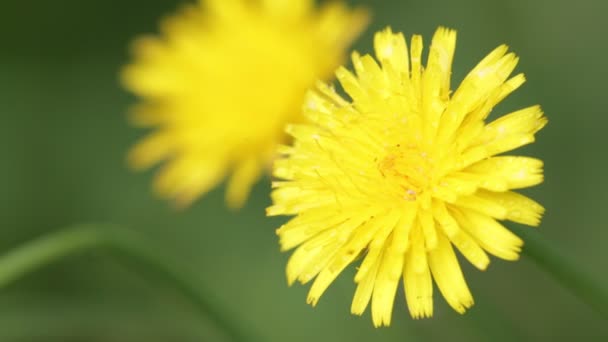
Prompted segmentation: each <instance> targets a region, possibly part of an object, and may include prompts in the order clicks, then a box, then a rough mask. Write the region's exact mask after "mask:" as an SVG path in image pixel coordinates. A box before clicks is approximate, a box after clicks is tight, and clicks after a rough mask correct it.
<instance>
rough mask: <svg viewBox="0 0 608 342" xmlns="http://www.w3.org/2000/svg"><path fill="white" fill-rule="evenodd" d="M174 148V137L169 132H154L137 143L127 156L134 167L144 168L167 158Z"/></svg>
mask: <svg viewBox="0 0 608 342" xmlns="http://www.w3.org/2000/svg"><path fill="white" fill-rule="evenodd" d="M174 150H175V146H174V144H173V137H172V136H171V135H170V134H169V133H167V132H158V133H152V134H151V135H149V136H148V137H146V138H145V139H144V140H143V141H141V142H140V143H138V144H137V145H135V147H133V149H132V150H131V151H130V152H129V155H128V157H127V158H128V162H129V165H130V166H131V167H132V168H134V169H137V170H142V169H147V168H149V167H151V166H153V165H154V164H156V163H158V162H160V161H162V160H163V159H166V158H167V157H169V156H170V155H171V153H172V152H173V151H174Z"/></svg>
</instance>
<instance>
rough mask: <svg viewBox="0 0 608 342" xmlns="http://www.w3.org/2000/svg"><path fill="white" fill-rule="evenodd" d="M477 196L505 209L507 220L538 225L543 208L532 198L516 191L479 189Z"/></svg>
mask: <svg viewBox="0 0 608 342" xmlns="http://www.w3.org/2000/svg"><path fill="white" fill-rule="evenodd" d="M477 196H480V197H482V198H486V199H488V200H490V201H494V202H496V203H498V204H499V205H501V206H502V207H504V208H506V209H507V217H506V219H507V220H511V221H513V222H517V223H522V224H527V225H529V226H538V225H539V224H540V219H541V217H542V215H543V213H544V212H545V208H543V206H542V205H540V204H538V203H537V202H536V201H533V200H532V199H530V198H528V197H526V196H524V195H521V194H518V193H516V192H512V191H507V192H491V191H480V192H479V193H477Z"/></svg>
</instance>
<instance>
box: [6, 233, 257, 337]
mask: <svg viewBox="0 0 608 342" xmlns="http://www.w3.org/2000/svg"><path fill="white" fill-rule="evenodd" d="M97 248H102V249H108V250H110V251H112V252H113V253H115V254H116V255H118V256H119V257H121V258H123V259H125V261H134V262H136V263H137V264H138V265H141V266H145V268H147V269H149V270H150V271H153V273H155V274H156V276H158V277H161V278H164V280H166V281H168V282H169V283H171V284H173V286H175V288H176V289H177V290H179V291H180V292H181V293H182V294H183V295H184V296H185V297H187V298H188V299H189V300H190V301H191V302H192V304H193V305H194V306H195V307H196V308H197V309H198V310H199V311H200V312H201V313H202V314H203V315H204V316H205V317H206V318H207V319H208V320H210V321H211V323H212V324H214V325H215V326H216V327H217V328H218V329H219V330H220V331H221V332H222V333H224V334H225V335H226V337H228V338H230V340H233V341H246V340H250V338H247V337H246V336H247V335H245V334H243V333H241V332H240V331H239V330H238V329H237V328H236V327H235V326H234V325H233V324H232V322H231V320H230V319H228V315H227V314H226V313H224V312H223V311H222V310H221V309H220V308H219V307H218V306H217V305H214V302H215V300H214V299H213V298H214V296H212V295H210V292H209V291H204V289H203V288H201V286H200V284H196V283H195V282H193V281H192V280H191V277H189V276H188V275H187V274H186V273H184V272H183V271H181V268H180V267H179V266H177V265H179V264H180V263H178V262H177V261H174V260H173V259H172V258H170V257H168V256H167V255H163V254H162V253H161V252H160V251H161V250H162V249H161V248H159V247H156V246H155V245H154V244H152V243H151V241H148V240H146V239H145V238H144V237H143V236H141V235H139V234H137V233H136V232H134V231H131V230H126V229H121V228H120V227H116V226H112V225H94V224H91V225H78V226H75V227H71V228H67V229H65V230H61V231H59V232H53V233H50V234H49V235H47V236H43V237H40V238H38V239H35V240H33V241H30V242H27V243H25V244H24V245H21V246H18V247H16V248H15V249H13V250H11V251H9V252H7V253H6V254H4V255H3V256H0V288H2V287H5V286H7V285H9V284H11V283H12V282H14V281H16V280H18V279H19V278H20V277H22V276H24V275H26V274H28V273H30V272H33V271H35V270H36V269H39V268H41V267H43V266H45V265H47V264H50V263H52V262H54V261H57V260H61V259H62V258H65V257H68V256H70V255H73V254H76V253H78V252H81V251H84V250H89V249H97Z"/></svg>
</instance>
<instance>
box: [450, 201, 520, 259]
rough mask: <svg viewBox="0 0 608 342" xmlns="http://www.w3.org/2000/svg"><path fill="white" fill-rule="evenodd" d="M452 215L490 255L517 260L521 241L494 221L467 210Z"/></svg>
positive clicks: (460, 210)
mask: <svg viewBox="0 0 608 342" xmlns="http://www.w3.org/2000/svg"><path fill="white" fill-rule="evenodd" d="M452 215H453V216H454V217H456V219H457V220H458V222H459V223H460V225H461V227H463V229H465V230H466V231H467V232H469V234H471V236H472V237H473V238H474V239H475V240H476V241H477V242H478V243H479V245H480V246H481V247H482V248H483V249H485V250H486V251H488V252H489V253H490V254H493V255H495V256H497V257H499V258H501V259H504V260H517V259H519V253H520V252H521V247H522V245H523V241H522V240H521V239H520V238H519V237H517V235H515V234H513V233H512V232H511V231H510V230H508V229H507V228H505V227H504V226H503V225H502V224H500V223H498V222H497V221H496V220H495V219H493V218H491V217H489V216H487V215H484V214H480V213H478V212H476V211H473V210H468V209H458V210H454V211H452Z"/></svg>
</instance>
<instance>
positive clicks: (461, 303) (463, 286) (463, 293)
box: [428, 234, 473, 314]
mask: <svg viewBox="0 0 608 342" xmlns="http://www.w3.org/2000/svg"><path fill="white" fill-rule="evenodd" d="M428 254H429V266H430V268H431V273H432V274H433V278H434V279H435V282H436V283H437V286H438V287H439V291H441V294H443V297H444V298H445V300H446V301H447V302H448V304H450V306H451V307H452V308H453V309H454V310H456V311H457V312H459V313H461V314H462V313H464V312H465V311H466V309H468V308H470V307H471V306H473V296H472V295H471V292H470V291H469V287H468V286H467V283H466V281H465V280H464V276H463V275H462V271H461V270H460V265H459V264H458V259H456V255H455V254H454V250H453V249H452V245H451V244H450V242H449V241H448V239H447V238H446V237H445V236H443V234H439V235H438V244H437V248H435V249H434V250H432V251H430V252H429V253H428Z"/></svg>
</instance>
